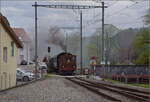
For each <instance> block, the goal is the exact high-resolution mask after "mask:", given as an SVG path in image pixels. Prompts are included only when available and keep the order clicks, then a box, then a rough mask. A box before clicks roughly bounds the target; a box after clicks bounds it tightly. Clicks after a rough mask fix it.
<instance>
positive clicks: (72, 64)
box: [48, 52, 77, 75]
mask: <svg viewBox="0 0 150 102" xmlns="http://www.w3.org/2000/svg"><path fill="white" fill-rule="evenodd" d="M48 62H49V63H48V66H49V68H52V69H53V70H54V71H55V72H57V73H59V74H61V75H62V74H63V75H66V74H71V75H73V74H74V71H75V70H76V67H77V66H76V56H75V55H72V54H71V53H66V52H62V53H60V54H58V55H56V56H54V57H52V58H49V60H48Z"/></svg>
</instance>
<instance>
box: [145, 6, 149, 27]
mask: <svg viewBox="0 0 150 102" xmlns="http://www.w3.org/2000/svg"><path fill="white" fill-rule="evenodd" d="M144 23H145V24H146V25H148V24H150V9H149V10H148V12H147V14H146V15H145V16H144Z"/></svg>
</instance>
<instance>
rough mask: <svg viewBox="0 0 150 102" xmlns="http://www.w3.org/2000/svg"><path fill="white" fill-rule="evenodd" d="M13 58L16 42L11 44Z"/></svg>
mask: <svg viewBox="0 0 150 102" xmlns="http://www.w3.org/2000/svg"><path fill="white" fill-rule="evenodd" d="M11 56H14V42H13V41H12V42H11Z"/></svg>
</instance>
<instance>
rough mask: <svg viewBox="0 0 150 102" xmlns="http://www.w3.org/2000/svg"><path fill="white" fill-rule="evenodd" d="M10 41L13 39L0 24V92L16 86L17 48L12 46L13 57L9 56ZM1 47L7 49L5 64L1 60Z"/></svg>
mask: <svg viewBox="0 0 150 102" xmlns="http://www.w3.org/2000/svg"><path fill="white" fill-rule="evenodd" d="M11 41H13V39H12V38H11V37H10V36H9V35H8V33H7V32H6V30H5V29H4V28H3V26H2V25H1V23H0V90H1V89H6V88H9V87H12V86H15V85H16V68H17V55H18V48H17V45H16V44H14V56H11ZM3 47H7V62H4V60H3Z"/></svg>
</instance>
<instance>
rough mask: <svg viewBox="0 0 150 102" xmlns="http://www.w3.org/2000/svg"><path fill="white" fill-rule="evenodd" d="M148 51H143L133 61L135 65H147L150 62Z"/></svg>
mask: <svg viewBox="0 0 150 102" xmlns="http://www.w3.org/2000/svg"><path fill="white" fill-rule="evenodd" d="M149 54H150V50H145V51H143V52H142V53H141V54H140V55H139V57H138V58H137V59H136V60H135V62H134V63H135V64H141V65H142V64H149V62H150V59H149V57H150V55H149Z"/></svg>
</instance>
